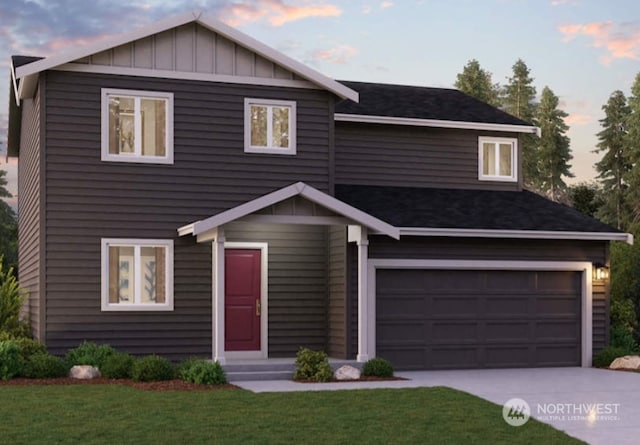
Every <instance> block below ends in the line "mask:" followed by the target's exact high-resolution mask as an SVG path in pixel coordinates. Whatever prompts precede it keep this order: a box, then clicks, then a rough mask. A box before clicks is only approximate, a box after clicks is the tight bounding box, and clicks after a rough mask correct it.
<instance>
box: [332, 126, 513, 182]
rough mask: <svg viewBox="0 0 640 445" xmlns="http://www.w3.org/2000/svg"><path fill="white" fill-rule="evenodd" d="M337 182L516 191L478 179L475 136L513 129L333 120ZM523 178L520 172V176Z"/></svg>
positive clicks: (511, 135) (496, 134) (498, 135)
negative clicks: (470, 128) (485, 129)
mask: <svg viewBox="0 0 640 445" xmlns="http://www.w3.org/2000/svg"><path fill="white" fill-rule="evenodd" d="M335 131H336V184H361V185H387V186H405V187H440V188H467V189H491V190H518V189H519V188H520V184H519V183H509V182H489V181H479V180H478V136H497V137H511V138H513V137H516V136H515V133H488V132H479V131H475V130H473V131H472V130H452V129H442V128H426V127H410V126H402V125H379V124H360V123H349V122H336V130H335ZM518 177H521V175H518Z"/></svg>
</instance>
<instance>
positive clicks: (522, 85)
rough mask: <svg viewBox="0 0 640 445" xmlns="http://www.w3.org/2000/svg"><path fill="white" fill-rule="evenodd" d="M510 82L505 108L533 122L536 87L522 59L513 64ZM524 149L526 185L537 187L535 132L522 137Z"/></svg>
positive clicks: (510, 112)
mask: <svg viewBox="0 0 640 445" xmlns="http://www.w3.org/2000/svg"><path fill="white" fill-rule="evenodd" d="M511 69H512V76H511V77H509V78H507V80H508V81H509V83H507V84H506V85H505V86H504V91H503V96H502V102H503V107H504V110H505V111H506V112H507V113H509V114H511V115H513V116H515V117H517V118H520V119H522V120H523V121H526V122H530V123H531V122H533V120H534V116H535V112H536V104H535V98H536V88H535V87H534V86H533V78H532V77H531V76H530V74H531V72H530V71H529V68H528V67H527V64H526V63H524V61H523V60H522V59H518V60H517V61H516V63H515V64H514V65H513V67H512V68H511ZM520 145H521V149H522V170H523V175H524V182H525V185H526V186H528V187H530V188H535V185H536V184H538V183H539V177H538V165H537V164H538V162H537V161H538V156H537V154H538V153H537V148H538V147H537V145H538V138H537V136H536V135H534V134H523V135H522V136H521V138H520Z"/></svg>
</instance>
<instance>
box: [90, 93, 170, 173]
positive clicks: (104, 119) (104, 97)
mask: <svg viewBox="0 0 640 445" xmlns="http://www.w3.org/2000/svg"><path fill="white" fill-rule="evenodd" d="M109 96H120V97H131V98H134V99H136V103H138V102H139V99H142V98H148V99H164V100H166V101H167V102H166V103H167V111H166V122H165V125H166V128H165V134H166V138H167V139H166V144H165V147H166V155H165V156H142V154H139V153H136V154H133V155H121V154H111V153H109ZM139 122H140V120H139V119H136V120H135V123H136V124H135V125H136V129H135V131H136V138H135V140H136V141H140V140H141V139H140V134H139V132H140V125H139ZM101 130H102V131H101V133H102V144H101V159H102V160H103V161H107V162H129V163H144V164H173V93H165V92H160V91H141V90H122V89H114V88H102V90H101ZM136 145H138V142H136ZM136 151H137V148H136Z"/></svg>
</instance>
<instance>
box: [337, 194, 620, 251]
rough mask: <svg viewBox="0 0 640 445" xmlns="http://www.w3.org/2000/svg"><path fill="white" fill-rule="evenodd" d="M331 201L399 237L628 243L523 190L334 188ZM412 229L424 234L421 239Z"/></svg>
mask: <svg viewBox="0 0 640 445" xmlns="http://www.w3.org/2000/svg"><path fill="white" fill-rule="evenodd" d="M336 198H338V199H340V200H341V201H343V202H346V203H347V204H349V205H352V206H354V207H355V208H357V209H360V210H362V211H363V212H367V213H368V214H370V215H373V216H375V217H376V218H380V219H381V220H383V221H386V222H387V223H389V224H392V225H394V226H396V227H400V228H401V235H403V234H423V235H425V234H428V230H432V233H433V236H438V235H439V236H456V233H458V234H461V235H458V236H462V234H465V233H466V236H473V234H474V233H480V232H481V231H494V232H496V233H495V234H496V235H499V236H500V237H504V238H509V235H511V236H514V237H519V238H525V237H526V238H555V239H601V240H619V241H626V242H629V241H631V240H632V237H631V236H630V235H628V234H626V233H623V232H621V231H619V230H617V229H614V228H613V227H611V226H609V225H607V224H604V223H602V222H600V221H598V220H596V219H594V218H591V217H588V216H586V215H583V214H582V213H580V212H578V211H577V210H575V209H573V208H571V207H568V206H566V205H563V204H558V203H556V202H553V201H550V200H548V199H546V198H544V197H542V196H540V195H537V194H535V193H532V192H529V191H526V190H524V191H519V192H516V191H496V190H463V189H460V190H458V189H436V188H413V187H382V186H363V185H336ZM411 228H413V229H416V228H418V229H428V230H422V233H420V232H421V231H420V230H413V231H411V230H409V229H411ZM525 232H526V233H525ZM536 233H537V234H538V235H536ZM519 235H522V236H519Z"/></svg>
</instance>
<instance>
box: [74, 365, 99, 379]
mask: <svg viewBox="0 0 640 445" xmlns="http://www.w3.org/2000/svg"><path fill="white" fill-rule="evenodd" d="M100 376H101V374H100V370H99V369H98V368H94V367H93V366H89V365H76V366H74V367H72V368H71V370H70V371H69V377H71V378H72V379H82V380H89V379H96V378H98V377H100Z"/></svg>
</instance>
